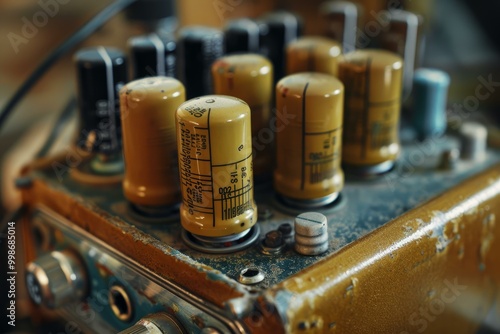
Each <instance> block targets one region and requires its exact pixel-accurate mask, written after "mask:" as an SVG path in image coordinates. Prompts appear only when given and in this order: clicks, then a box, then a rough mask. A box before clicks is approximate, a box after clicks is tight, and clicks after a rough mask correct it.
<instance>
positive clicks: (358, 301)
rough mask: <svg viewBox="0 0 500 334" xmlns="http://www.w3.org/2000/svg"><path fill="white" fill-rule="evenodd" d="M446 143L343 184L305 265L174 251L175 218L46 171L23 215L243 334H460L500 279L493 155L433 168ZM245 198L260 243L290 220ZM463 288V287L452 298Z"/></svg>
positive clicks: (276, 205) (274, 205)
mask: <svg viewBox="0 0 500 334" xmlns="http://www.w3.org/2000/svg"><path fill="white" fill-rule="evenodd" d="M449 144H450V141H449V140H444V141H442V142H439V143H432V145H430V146H428V147H427V146H425V147H424V145H426V144H425V143H423V144H417V145H413V146H407V147H405V155H404V156H403V157H402V158H401V160H400V164H399V166H398V167H397V168H396V170H395V171H393V172H392V173H390V174H387V175H385V176H382V177H380V178H378V179H376V180H369V181H367V180H349V179H348V180H347V183H346V187H345V189H344V191H343V193H342V198H341V200H340V202H339V203H338V204H337V205H336V206H334V207H332V208H331V209H329V210H326V211H325V212H324V213H325V215H326V216H327V217H328V218H329V223H328V233H329V246H330V247H329V250H328V252H327V253H325V254H323V255H321V256H314V257H308V256H301V255H299V254H297V253H295V252H294V251H293V248H292V247H288V248H287V249H286V250H285V251H284V252H282V253H281V254H278V255H272V256H269V255H264V254H262V253H261V252H260V247H259V246H258V245H255V246H254V247H251V248H249V249H247V250H244V251H241V252H238V253H235V254H230V255H210V254H204V253H200V252H197V251H195V250H192V249H190V248H189V247H187V246H186V245H185V244H184V243H183V242H182V240H181V237H180V224H178V219H177V218H176V217H173V218H172V219H170V220H169V221H161V222H156V223H151V222H150V223H147V222H145V221H142V220H140V219H137V217H136V216H134V215H133V214H131V212H130V210H129V207H128V204H127V203H126V201H125V200H124V198H123V195H122V192H121V187H120V186H119V185H116V186H108V187H101V188H99V187H95V186H85V185H82V184H78V183H77V182H75V181H73V180H72V179H70V178H69V177H68V176H65V177H63V178H62V179H61V180H57V179H56V178H55V175H54V171H53V169H52V168H51V167H50V164H49V166H48V168H38V169H36V170H33V171H31V172H29V171H27V174H26V175H29V176H30V177H32V178H33V179H34V183H33V186H32V187H31V188H28V189H24V190H23V195H24V200H25V202H26V203H28V204H30V205H31V206H32V207H35V206H36V205H38V204H43V205H45V206H46V207H48V208H50V209H51V210H53V211H55V212H57V213H59V214H60V215H62V216H64V217H65V218H67V219H69V220H70V221H72V222H74V223H75V224H77V225H78V226H80V227H82V228H84V229H85V230H86V231H88V232H90V233H91V234H93V235H94V236H96V237H97V238H99V239H101V240H103V241H105V242H106V243H108V244H109V245H110V246H112V247H113V248H116V249H117V250H118V251H120V252H122V253H124V254H125V255H127V256H129V257H131V258H132V259H134V260H135V261H137V262H138V263H140V264H141V265H143V266H145V267H147V268H149V269H150V270H152V271H153V272H155V273H157V274H159V275H161V276H162V277H164V278H166V279H169V280H172V281H173V282H176V283H178V284H179V285H181V286H182V287H184V288H185V289H187V290H189V291H191V292H192V293H194V294H196V295H197V296H199V297H201V298H203V299H206V300H207V301H209V302H211V303H213V304H214V305H217V306H219V307H220V308H221V309H229V310H231V311H232V313H233V314H234V316H235V317H243V318H244V322H245V323H246V325H247V326H248V328H249V330H251V331H253V332H258V333H268V332H270V331H273V332H276V333H279V332H282V331H284V330H286V331H288V332H305V331H307V332H310V331H312V332H314V331H315V332H318V333H320V332H325V331H331V332H338V333H346V332H347V333H353V332H356V333H358V332H359V333H361V332H368V333H373V332H381V333H382V332H398V331H399V332H404V331H407V332H410V333H412V332H417V331H418V330H419V329H422V328H423V327H424V325H425V326H426V329H427V328H428V329H432V332H439V331H440V329H442V328H443V327H440V326H448V325H450V321H451V320H453V323H452V325H453V326H456V328H455V329H457V331H456V332H461V333H471V332H474V330H475V329H477V326H478V325H477V323H478V322H480V321H481V320H482V319H483V318H484V317H485V315H486V313H487V312H488V310H489V308H490V306H491V304H492V301H493V299H494V298H495V294H496V284H497V282H498V280H499V278H500V277H499V273H498V270H499V269H495V266H494V264H493V263H494V261H495V259H494V258H493V254H494V253H495V252H496V253H497V254H498V251H499V250H500V249H499V248H500V246H499V245H498V244H499V243H498V241H496V239H495V237H498V235H499V233H500V231H498V227H497V226H498V223H495V220H496V217H497V215H498V214H499V213H500V212H498V210H499V209H498V208H499V207H500V195H499V193H500V189H499V188H500V185H499V182H500V181H499V178H500V176H499V170H500V166H499V165H496V167H493V168H492V169H490V170H489V171H488V172H485V173H482V171H484V170H485V169H486V168H488V167H489V166H492V165H494V164H495V163H496V162H498V161H499V160H500V154H498V153H495V152H490V153H489V154H488V158H487V159H485V160H484V161H480V162H467V163H466V162H460V163H459V164H458V166H457V168H456V169H455V170H439V169H437V168H436V166H438V164H439V157H440V153H441V151H442V149H443V148H444V147H447V146H449ZM419 152H420V153H419ZM481 173H482V174H481ZM478 174H479V176H477V177H476V178H475V179H472V180H471V181H467V182H466V183H465V184H463V185H461V186H459V187H458V188H455V189H454V190H452V191H449V192H445V191H448V190H449V189H451V188H453V187H455V186H457V185H458V184H460V183H461V182H462V181H464V180H467V179H469V178H470V177H473V176H474V175H478ZM441 193H442V195H440V196H438V197H437V198H435V199H434V200H432V201H431V202H429V203H427V204H425V205H423V206H420V207H417V206H418V205H420V204H421V203H423V202H425V201H428V200H430V199H432V198H433V197H435V196H437V195H439V194H441ZM256 199H257V202H258V204H259V205H260V206H261V207H264V206H266V207H267V209H266V211H269V212H268V214H267V218H265V219H261V220H260V227H261V238H263V237H264V235H265V234H266V233H267V232H269V231H270V230H273V229H276V228H278V226H279V225H280V224H282V223H284V222H288V223H292V222H293V217H294V214H298V213H300V211H295V210H293V208H292V209H291V208H286V207H285V206H284V205H283V204H280V202H279V200H277V199H276V197H275V196H274V194H273V193H272V192H271V191H270V190H269V188H266V186H262V187H261V189H258V190H257V193H256ZM415 207H417V208H415ZM391 220H392V221H391ZM389 221H391V222H390V223H387V222H389ZM246 267H257V268H259V269H261V270H262V271H263V273H264V274H265V279H264V280H263V281H262V282H261V283H259V284H257V285H255V286H252V287H247V286H244V285H242V284H240V283H238V282H237V278H238V275H239V273H240V271H241V270H242V269H243V268H246ZM497 268H498V266H497ZM462 285H466V286H467V288H465V289H463V290H460V289H462ZM450 286H451V287H455V290H457V289H458V290H457V291H458V293H459V295H457V296H456V298H455V299H454V300H453V302H451V303H445V307H444V309H443V310H442V311H441V310H440V309H437V311H440V312H437V313H439V316H436V315H435V314H434V313H432V312H431V313H430V314H429V316H428V317H426V316H427V314H426V313H424V315H422V314H421V308H423V310H424V311H422V312H425V310H429V307H431V306H432V305H434V304H435V306H433V307H435V308H437V307H441V303H439V301H440V300H441V301H443V302H445V301H444V299H445V298H447V300H448V301H449V300H451V299H452V297H453V296H452V295H450V294H449V291H450V289H452V288H451V287H450ZM443 295H444V296H445V297H444V298H442V297H441V296H443ZM433 303H434V304H433ZM438 304H439V305H438ZM431 311H432V310H431ZM435 311H436V310H435ZM422 319H423V320H422ZM447 329H448V327H447Z"/></svg>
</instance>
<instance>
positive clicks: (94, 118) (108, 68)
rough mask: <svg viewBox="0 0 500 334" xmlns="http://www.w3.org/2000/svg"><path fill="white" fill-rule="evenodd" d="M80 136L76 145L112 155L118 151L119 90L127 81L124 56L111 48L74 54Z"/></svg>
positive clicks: (120, 139) (119, 146)
mask: <svg viewBox="0 0 500 334" xmlns="http://www.w3.org/2000/svg"><path fill="white" fill-rule="evenodd" d="M75 63H76V70H77V85H78V105H79V109H80V134H79V137H78V142H77V145H78V146H79V147H80V148H83V149H85V150H87V151H90V152H96V153H102V154H106V155H111V154H113V153H117V152H120V151H121V148H122V136H121V123H120V107H119V94H118V92H119V90H120V89H121V87H122V86H123V85H124V84H125V83H126V82H127V60H126V57H125V54H124V53H123V52H122V51H120V50H117V49H113V48H104V47H97V48H87V49H83V50H81V51H79V52H77V53H76V55H75Z"/></svg>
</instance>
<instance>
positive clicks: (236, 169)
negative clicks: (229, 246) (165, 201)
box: [176, 95, 257, 238]
mask: <svg viewBox="0 0 500 334" xmlns="http://www.w3.org/2000/svg"><path fill="white" fill-rule="evenodd" d="M176 119H177V121H176V123H177V148H178V152H179V169H180V179H181V191H182V204H181V208H180V213H181V224H182V226H183V227H184V229H186V230H187V231H188V232H191V233H192V234H194V235H198V236H203V237H213V238H217V237H225V236H231V235H234V236H235V237H238V236H241V235H242V234H243V233H245V232H246V231H248V230H249V229H250V228H251V227H252V226H253V225H254V224H255V223H256V221H257V206H256V205H255V202H254V199H253V175H252V174H253V172H252V134H251V118H250V108H249V107H248V105H247V104H246V103H245V102H243V101H242V100H240V99H238V98H235V97H230V96H222V95H208V96H202V97H199V98H195V99H192V100H189V101H187V102H186V103H184V104H182V105H181V106H180V107H179V108H178V110H177V115H176Z"/></svg>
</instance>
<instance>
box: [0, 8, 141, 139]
mask: <svg viewBox="0 0 500 334" xmlns="http://www.w3.org/2000/svg"><path fill="white" fill-rule="evenodd" d="M136 1H137V0H116V1H114V2H113V3H111V4H110V5H108V6H107V7H106V8H104V9H103V10H102V11H100V12H99V13H98V14H96V15H95V16H94V17H92V18H91V19H90V20H89V21H88V22H87V23H85V24H84V25H83V26H82V27H81V28H80V29H79V30H78V31H76V32H75V33H74V34H73V35H72V36H71V37H69V38H68V39H67V40H65V41H64V42H63V43H62V44H60V45H59V46H58V47H57V49H55V50H54V51H53V52H52V53H51V54H49V55H48V56H47V57H46V58H45V59H44V60H43V61H42V63H41V64H40V65H38V67H37V68H36V69H35V70H34V71H33V73H31V75H30V76H29V77H28V79H26V81H25V82H24V83H23V84H22V85H21V87H19V89H18V90H17V91H16V93H15V94H14V95H13V96H12V97H11V99H10V100H9V102H7V104H6V106H5V107H4V108H3V109H2V111H1V112H0V131H1V129H2V126H3V125H4V123H5V121H6V120H7V117H9V114H10V113H11V112H12V110H14V108H15V107H16V105H17V104H18V103H19V102H20V101H21V100H22V99H23V97H24V95H26V93H28V92H29V91H30V89H31V88H32V87H33V86H34V85H35V83H37V81H38V80H39V79H40V78H41V77H42V76H43V75H44V74H45V72H47V70H48V69H49V68H50V67H51V66H52V65H54V63H55V62H56V61H57V60H59V58H61V57H62V56H63V55H65V54H66V53H68V52H69V51H70V50H71V49H73V48H74V47H75V46H76V45H78V44H79V43H81V42H82V41H84V40H85V39H86V38H87V37H89V36H90V35H92V34H93V33H94V32H95V31H96V30H97V29H99V28H100V27H101V26H103V25H104V24H105V23H106V22H107V21H109V19H111V18H112V17H113V16H115V15H116V14H118V13H119V12H120V11H122V10H123V9H125V8H126V7H127V6H129V5H130V4H132V3H134V2H136Z"/></svg>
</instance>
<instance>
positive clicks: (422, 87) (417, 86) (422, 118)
mask: <svg viewBox="0 0 500 334" xmlns="http://www.w3.org/2000/svg"><path fill="white" fill-rule="evenodd" d="M449 86H450V76H449V75H448V74H447V73H446V72H443V71H440V70H436V69H426V68H422V69H418V70H416V71H415V75H414V78H413V122H412V123H413V126H414V128H415V130H416V131H417V134H418V137H419V138H421V139H422V138H427V137H432V136H440V135H442V134H443V133H444V132H445V131H446V101H447V99H448V87H449Z"/></svg>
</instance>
